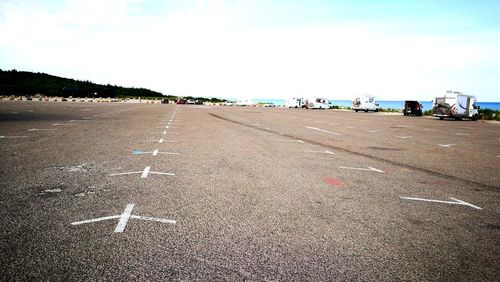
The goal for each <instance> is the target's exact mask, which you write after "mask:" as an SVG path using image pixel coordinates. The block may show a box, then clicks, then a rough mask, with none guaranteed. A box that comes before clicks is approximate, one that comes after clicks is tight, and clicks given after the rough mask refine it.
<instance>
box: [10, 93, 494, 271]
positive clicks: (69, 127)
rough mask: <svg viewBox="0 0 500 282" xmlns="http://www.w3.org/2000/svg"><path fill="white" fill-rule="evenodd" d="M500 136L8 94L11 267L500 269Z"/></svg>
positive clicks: (489, 126) (354, 118)
mask: <svg viewBox="0 0 500 282" xmlns="http://www.w3.org/2000/svg"><path fill="white" fill-rule="evenodd" d="M160 140H162V141H160ZM499 145H500V124H498V123H487V122H481V121H478V122H472V121H440V120H436V119H431V118H418V117H403V116H402V115H384V114H381V113H354V112H347V111H337V110H333V111H332V110H327V111H309V110H302V109H282V108H254V107H207V106H190V105H180V106H177V105H161V104H118V103H117V104H114V103H111V104H110V103H64V102H35V101H25V102H19V101H1V102H0V185H1V186H0V203H1V207H2V209H1V210H0V218H1V219H0V230H1V231H0V252H1V254H2V256H0V273H2V276H1V277H2V279H1V280H57V281H58V280H79V281H80V280H258V281H262V280H281V281H283V280H284V281H289V280H314V281H317V280H334V281H339V280H349V281H367V280H369V281H380V280H383V281H387V280H434V281H435V280H447V281H449V280H454V281H457V280H458V281H460V280H461V281H471V280H473V281H498V279H499V277H500V269H499V267H498V265H499V262H500V251H499V249H500V248H499V246H500V244H499V243H500V242H499V239H500V236H499V235H500V218H499V206H500V201H499V189H500V184H499V183H500V181H499V180H500V175H499V173H498V172H499V170H498V168H499V167H500V146H499ZM155 150H158V151H156V152H157V153H156V155H155V154H154V153H153V152H155ZM147 167H149V169H146V168H147ZM127 173H130V174H127ZM155 173H170V174H174V175H166V174H155ZM401 197H411V198H420V199H429V200H437V201H443V202H428V201H420V200H409V199H405V198H401ZM454 199H458V200H461V201H464V202H466V203H470V204H471V205H474V206H476V207H478V208H481V209H477V208H474V207H473V206H467V205H459V204H456V203H457V202H456V201H455V200H454ZM129 204H134V207H133V209H132V211H131V217H127V216H126V215H124V210H125V207H126V206H127V205H129ZM111 216H115V217H113V218H108V219H106V217H111ZM134 216H135V217H134ZM118 217H120V218H118ZM139 217H143V218H142V219H141V218H139ZM102 218H104V220H102V221H96V222H90V223H85V224H80V225H72V223H75V222H79V221H85V220H92V219H102ZM123 218H127V219H128V221H127V222H126V223H125V227H124V230H123V232H115V228H116V226H117V225H118V223H119V221H120V220H122V219H123ZM145 218H147V219H145ZM151 218H154V219H166V220H175V221H176V223H175V224H172V223H165V222H159V221H154V219H151Z"/></svg>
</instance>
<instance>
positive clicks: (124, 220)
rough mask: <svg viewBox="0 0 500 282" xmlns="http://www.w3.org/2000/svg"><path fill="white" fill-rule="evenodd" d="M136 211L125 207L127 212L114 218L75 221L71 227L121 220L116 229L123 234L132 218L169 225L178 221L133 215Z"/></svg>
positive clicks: (128, 206) (131, 207)
mask: <svg viewBox="0 0 500 282" xmlns="http://www.w3.org/2000/svg"><path fill="white" fill-rule="evenodd" d="M133 209H134V204H128V205H127V206H126V207H125V210H124V211H123V213H122V214H121V215H112V216H105V217H99V218H94V219H89V220H82V221H75V222H72V223H71V225H81V224H87V223H94V222H99V221H104V220H110V219H117V218H118V219H119V221H118V224H117V225H116V227H115V231H114V232H116V233H122V232H123V231H125V227H126V226H127V223H128V220H129V219H130V218H133V219H140V220H147V221H155V222H161V223H169V224H176V223H177V221H176V220H171V219H163V218H155V217H149V216H140V215H132V210H133Z"/></svg>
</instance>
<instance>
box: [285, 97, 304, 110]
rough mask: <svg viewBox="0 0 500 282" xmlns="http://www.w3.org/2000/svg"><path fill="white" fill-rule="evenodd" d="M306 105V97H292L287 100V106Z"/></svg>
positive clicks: (298, 106) (300, 106)
mask: <svg viewBox="0 0 500 282" xmlns="http://www.w3.org/2000/svg"><path fill="white" fill-rule="evenodd" d="M304 106H305V103H304V98H290V99H287V100H286V101H285V107H287V108H302V107H304Z"/></svg>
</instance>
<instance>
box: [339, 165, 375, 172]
mask: <svg viewBox="0 0 500 282" xmlns="http://www.w3.org/2000/svg"><path fill="white" fill-rule="evenodd" d="M339 168H342V169H352V170H366V171H376V172H380V173H384V171H382V170H380V169H376V168H373V167H371V166H369V167H367V168H362V167H347V166H339Z"/></svg>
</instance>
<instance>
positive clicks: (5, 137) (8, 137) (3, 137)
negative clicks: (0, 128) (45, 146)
mask: <svg viewBox="0 0 500 282" xmlns="http://www.w3.org/2000/svg"><path fill="white" fill-rule="evenodd" d="M28 137H29V136H25V135H23V136H4V135H2V136H0V139H14V138H28Z"/></svg>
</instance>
